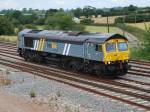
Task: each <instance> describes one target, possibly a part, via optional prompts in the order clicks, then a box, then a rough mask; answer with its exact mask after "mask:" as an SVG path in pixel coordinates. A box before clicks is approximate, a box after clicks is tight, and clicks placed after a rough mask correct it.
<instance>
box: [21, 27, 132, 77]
mask: <svg viewBox="0 0 150 112" xmlns="http://www.w3.org/2000/svg"><path fill="white" fill-rule="evenodd" d="M18 53H19V55H20V56H21V57H23V58H24V59H25V60H26V61H31V62H45V63H46V62H47V61H55V62H57V63H58V64H59V65H60V66H61V67H63V68H69V69H71V70H74V71H83V72H87V73H92V74H98V75H109V76H112V75H115V76H118V75H123V74H126V72H127V71H128V68H129V67H128V61H129V53H130V50H129V45H128V39H127V38H126V37H124V36H123V35H120V34H111V33H107V34H103V33H88V32H71V31H70V32H69V31H68V32H65V31H49V30H32V29H24V30H23V31H21V32H19V34H18Z"/></svg>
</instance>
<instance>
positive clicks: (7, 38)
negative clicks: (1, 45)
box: [0, 36, 17, 42]
mask: <svg viewBox="0 0 150 112" xmlns="http://www.w3.org/2000/svg"><path fill="white" fill-rule="evenodd" d="M0 41H4V42H17V36H0Z"/></svg>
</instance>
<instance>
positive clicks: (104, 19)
mask: <svg viewBox="0 0 150 112" xmlns="http://www.w3.org/2000/svg"><path fill="white" fill-rule="evenodd" d="M117 17H120V16H111V17H109V18H108V19H109V23H110V24H113V23H114V22H115V19H116V18H117ZM92 20H94V23H100V24H106V23H107V17H98V18H92Z"/></svg>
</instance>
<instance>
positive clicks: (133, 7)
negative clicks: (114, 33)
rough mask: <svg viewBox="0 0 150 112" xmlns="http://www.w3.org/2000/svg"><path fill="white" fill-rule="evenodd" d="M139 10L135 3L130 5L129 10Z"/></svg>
mask: <svg viewBox="0 0 150 112" xmlns="http://www.w3.org/2000/svg"><path fill="white" fill-rule="evenodd" d="M136 10H137V7H136V6H134V5H130V6H129V7H128V11H132V12H133V11H136Z"/></svg>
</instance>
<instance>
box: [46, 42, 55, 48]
mask: <svg viewBox="0 0 150 112" xmlns="http://www.w3.org/2000/svg"><path fill="white" fill-rule="evenodd" d="M47 47H48V48H51V49H57V42H48V46H47Z"/></svg>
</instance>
